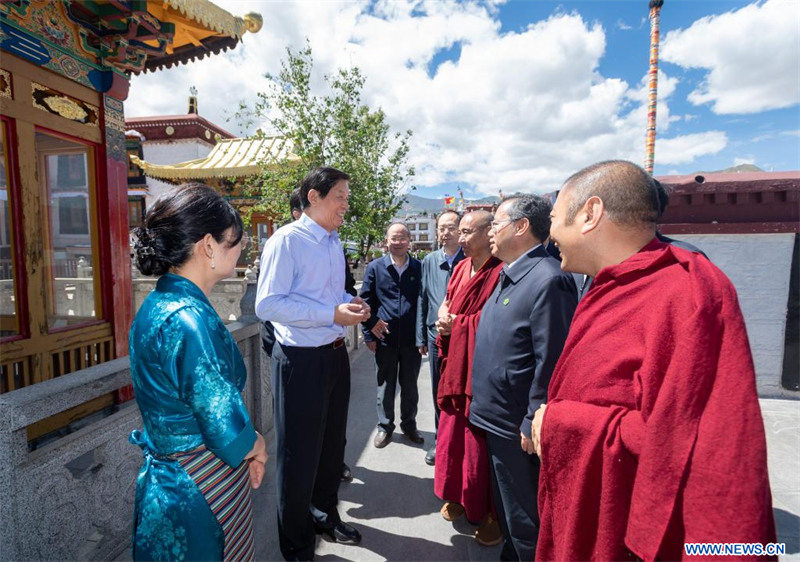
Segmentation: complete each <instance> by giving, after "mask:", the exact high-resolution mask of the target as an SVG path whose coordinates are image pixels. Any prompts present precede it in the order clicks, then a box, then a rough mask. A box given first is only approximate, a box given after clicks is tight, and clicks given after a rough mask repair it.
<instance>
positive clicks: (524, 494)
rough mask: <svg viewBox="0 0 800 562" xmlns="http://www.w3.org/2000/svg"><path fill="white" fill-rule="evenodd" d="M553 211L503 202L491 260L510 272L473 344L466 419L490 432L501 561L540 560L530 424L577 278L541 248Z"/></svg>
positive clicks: (530, 202) (520, 201)
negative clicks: (469, 408) (562, 268)
mask: <svg viewBox="0 0 800 562" xmlns="http://www.w3.org/2000/svg"><path fill="white" fill-rule="evenodd" d="M550 209H551V205H550V203H549V201H547V200H546V199H544V198H542V197H539V196H536V195H523V196H518V197H512V198H509V199H506V200H505V201H503V203H501V205H500V207H498V209H497V212H496V213H495V217H494V221H493V222H492V229H491V230H490V231H489V238H490V240H491V247H492V254H493V255H494V256H496V257H498V258H500V259H501V260H502V261H503V262H505V265H504V266H503V271H502V273H501V274H500V281H499V282H498V284H497V287H496V288H495V290H494V292H493V293H492V295H491V296H490V297H489V300H488V301H487V302H486V304H485V305H484V307H483V311H482V312H481V319H480V323H479V324H478V331H477V334H476V336H475V340H476V341H475V352H474V355H473V357H474V359H473V363H472V407H471V410H470V417H469V419H470V422H472V424H473V425H476V426H478V427H480V428H482V429H484V430H485V431H486V443H487V448H488V452H489V466H490V469H491V474H492V492H493V498H494V505H495V508H496V509H497V516H498V519H499V522H500V528H501V529H502V531H503V537H504V539H505V540H504V544H503V551H502V553H501V559H502V560H533V559H534V556H535V554H536V540H537V537H538V528H539V516H538V514H537V507H536V505H537V504H536V498H537V484H538V480H539V459H538V457H537V456H536V455H534V454H533V453H534V447H533V442H532V441H531V433H530V432H531V421H532V420H533V416H534V413H535V412H536V410H537V409H538V408H539V406H540V405H541V404H542V403H543V402H545V401H546V399H547V385H548V383H549V382H550V376H551V374H552V373H553V368H554V367H555V365H556V361H557V360H558V357H559V355H560V354H561V351H562V349H563V347H564V341H565V340H566V338H567V332H568V330H569V324H570V321H571V320H572V315H573V313H574V312H575V307H576V306H577V302H578V300H577V291H576V288H575V282H574V280H573V278H572V276H571V275H570V274H568V273H564V272H562V271H561V267H560V264H559V262H558V260H556V259H555V258H554V257H552V256H551V255H550V254H548V252H547V250H546V249H545V247H544V246H542V241H544V240H546V239H547V237H548V235H549V231H550Z"/></svg>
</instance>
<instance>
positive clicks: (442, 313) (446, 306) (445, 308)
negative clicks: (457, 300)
mask: <svg viewBox="0 0 800 562" xmlns="http://www.w3.org/2000/svg"><path fill="white" fill-rule="evenodd" d="M449 315H450V301H447V300H446V301H442V304H441V305H440V306H439V311H438V312H437V313H436V316H438V317H439V318H447V317H448V316H449Z"/></svg>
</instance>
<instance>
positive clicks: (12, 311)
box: [0, 122, 19, 338]
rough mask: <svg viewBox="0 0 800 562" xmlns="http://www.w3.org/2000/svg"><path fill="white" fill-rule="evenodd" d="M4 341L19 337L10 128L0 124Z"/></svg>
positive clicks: (0, 334)
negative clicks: (12, 217) (9, 141)
mask: <svg viewBox="0 0 800 562" xmlns="http://www.w3.org/2000/svg"><path fill="white" fill-rule="evenodd" d="M0 152H2V156H3V157H2V159H0V338H7V337H9V336H16V335H18V334H19V312H18V302H17V288H16V281H15V275H14V240H13V233H14V231H13V228H12V224H11V200H10V198H9V196H8V191H9V189H8V183H9V181H8V172H9V169H10V166H11V164H10V161H9V157H8V154H9V152H8V137H7V136H6V124H5V123H4V122H0Z"/></svg>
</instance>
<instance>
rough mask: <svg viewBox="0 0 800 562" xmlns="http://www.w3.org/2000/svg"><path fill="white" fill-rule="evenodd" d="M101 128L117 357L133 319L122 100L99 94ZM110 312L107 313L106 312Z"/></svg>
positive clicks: (122, 394)
mask: <svg viewBox="0 0 800 562" xmlns="http://www.w3.org/2000/svg"><path fill="white" fill-rule="evenodd" d="M103 124H104V128H105V141H106V142H105V178H106V185H105V186H102V185H101V186H100V188H101V189H103V187H104V188H105V190H104V192H105V197H106V202H107V219H108V222H107V230H106V232H107V235H108V239H107V242H106V243H107V248H108V258H107V259H106V260H105V262H106V264H107V265H106V267H107V268H108V270H107V271H105V272H104V273H105V276H104V278H105V279H106V280H110V286H107V287H106V288H107V291H106V296H105V297H104V301H105V303H106V307H108V308H106V311H107V318H109V320H111V322H112V323H113V326H114V347H115V351H116V356H117V357H122V356H125V355H128V330H130V326H131V321H132V320H133V310H132V308H133V296H132V286H131V257H130V241H129V234H128V232H129V230H128V162H127V153H126V151H125V114H124V110H123V104H122V101H121V100H119V99H117V98H114V97H111V96H109V95H104V96H103ZM108 313H110V314H108ZM131 398H133V391H132V389H131V387H130V386H128V387H126V388H123V389H120V390H119V391H118V400H119V401H125V400H130V399H131Z"/></svg>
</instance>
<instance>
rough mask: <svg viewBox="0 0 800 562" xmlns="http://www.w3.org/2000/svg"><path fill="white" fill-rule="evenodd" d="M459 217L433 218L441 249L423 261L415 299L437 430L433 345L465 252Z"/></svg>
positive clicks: (431, 453) (430, 457)
mask: <svg viewBox="0 0 800 562" xmlns="http://www.w3.org/2000/svg"><path fill="white" fill-rule="evenodd" d="M460 218H461V217H460V216H459V214H458V213H456V212H455V211H445V212H443V213H442V214H441V215H439V219H438V220H437V221H436V235H437V237H438V241H439V246H440V248H439V249H438V250H436V251H435V252H431V253H430V254H428V255H427V256H425V259H423V260H422V291H421V292H420V295H419V300H418V301H417V347H418V348H419V352H420V354H422V355H425V354H429V357H428V366H429V367H430V371H431V389H432V390H433V408H434V412H435V414H434V415H435V422H436V429H437V431H438V429H439V407H438V406H437V403H436V394H437V392H438V390H439V352H438V349H437V348H436V336H437V335H438V334H437V332H436V320H437V319H438V317H439V306H441V304H442V301H443V300H444V296H445V293H446V292H447V282H448V281H450V275H451V274H452V273H453V268H454V267H455V266H456V264H457V263H458V262H460V261H461V260H463V259H464V252H463V251H461V246H459V244H458V221H459V219H460ZM425 462H426V463H428V464H430V465H432V464H434V463H435V462H436V441H435V440H434V442H433V446H432V447H431V448H430V449H429V450H428V452H427V454H426V455H425Z"/></svg>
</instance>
